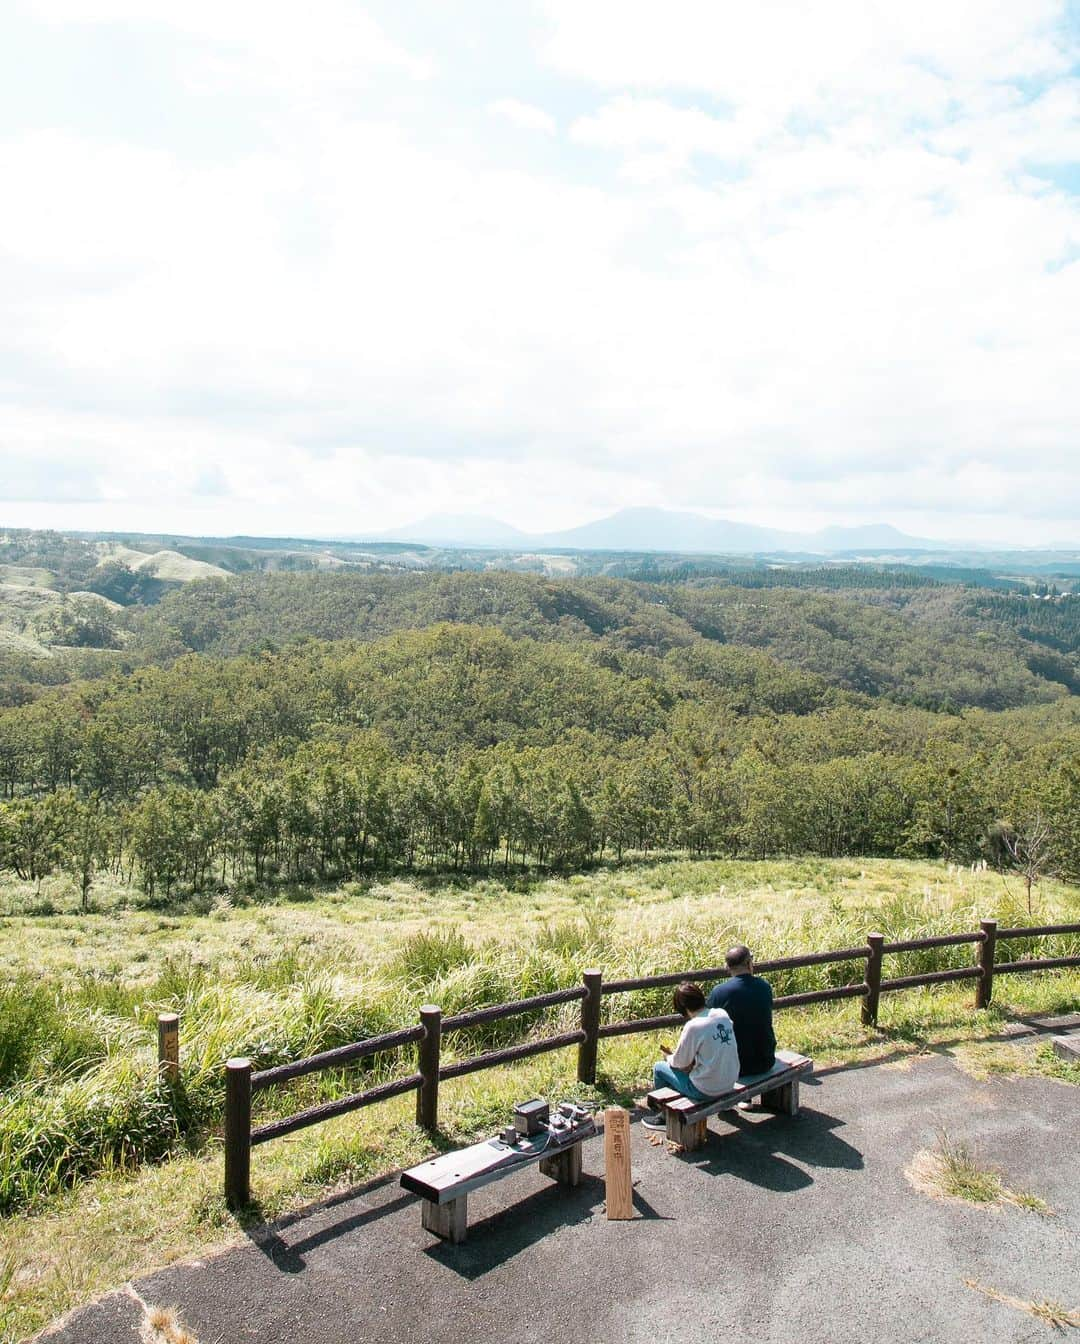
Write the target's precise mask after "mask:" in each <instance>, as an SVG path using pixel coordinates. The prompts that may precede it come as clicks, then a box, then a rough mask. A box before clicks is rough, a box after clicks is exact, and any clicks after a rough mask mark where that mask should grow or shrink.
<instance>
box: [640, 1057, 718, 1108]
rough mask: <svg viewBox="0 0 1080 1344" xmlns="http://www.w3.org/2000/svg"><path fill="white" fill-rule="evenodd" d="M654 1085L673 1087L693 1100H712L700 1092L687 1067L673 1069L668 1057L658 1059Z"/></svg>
mask: <svg viewBox="0 0 1080 1344" xmlns="http://www.w3.org/2000/svg"><path fill="white" fill-rule="evenodd" d="M652 1076H653V1087H673V1088H674V1089H675V1091H676V1092H681V1093H682V1094H683V1096H684V1097H689V1098H690V1100H691V1101H712V1097H707V1096H706V1095H705V1093H704V1092H699V1091H698V1089H697V1088H696V1087H695V1086H694V1084H693V1083H692V1082H691V1081H690V1075H689V1074H688V1073H687V1072H686V1070H685V1069H673V1068H672V1067H671V1065H670V1064H669V1063H668V1062H667V1060H666V1059H661V1060H658V1061H657V1062H656V1063H655V1064H654V1065H653V1069H652Z"/></svg>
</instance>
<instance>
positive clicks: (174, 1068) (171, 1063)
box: [157, 1013, 180, 1084]
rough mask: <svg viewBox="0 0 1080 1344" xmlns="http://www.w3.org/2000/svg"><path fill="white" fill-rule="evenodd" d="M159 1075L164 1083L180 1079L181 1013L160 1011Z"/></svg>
mask: <svg viewBox="0 0 1080 1344" xmlns="http://www.w3.org/2000/svg"><path fill="white" fill-rule="evenodd" d="M157 1058H158V1077H159V1078H160V1079H161V1081H162V1082H163V1083H172V1084H176V1083H177V1082H179V1080H180V1014H179V1013H158V1020H157Z"/></svg>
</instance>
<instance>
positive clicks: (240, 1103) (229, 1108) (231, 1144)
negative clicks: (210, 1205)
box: [225, 1055, 251, 1209]
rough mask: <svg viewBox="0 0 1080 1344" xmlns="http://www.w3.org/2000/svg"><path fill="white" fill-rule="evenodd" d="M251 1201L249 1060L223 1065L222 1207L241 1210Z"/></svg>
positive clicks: (237, 1058)
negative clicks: (223, 1186) (223, 1146)
mask: <svg viewBox="0 0 1080 1344" xmlns="http://www.w3.org/2000/svg"><path fill="white" fill-rule="evenodd" d="M250 1200H251V1060H250V1059H245V1058H244V1057H243V1056H242V1055H241V1056H237V1057H235V1058H233V1059H227V1060H226V1061H225V1203H226V1204H227V1205H228V1206H229V1208H230V1209H242V1208H243V1207H244V1205H245V1204H248V1203H249V1202H250Z"/></svg>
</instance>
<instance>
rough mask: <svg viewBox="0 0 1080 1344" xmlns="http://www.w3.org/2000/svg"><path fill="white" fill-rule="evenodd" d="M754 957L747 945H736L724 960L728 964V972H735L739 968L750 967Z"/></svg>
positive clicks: (729, 949)
mask: <svg viewBox="0 0 1080 1344" xmlns="http://www.w3.org/2000/svg"><path fill="white" fill-rule="evenodd" d="M752 955H753V954H752V953H751V951H750V949H749V948H748V947H747V946H746V944H745V943H736V944H735V946H734V947H729V948H728V950H727V956H726V957H725V958H724V960H725V961H726V962H727V968H728V970H729V971H734V970H735V969H736V968H737V967H739V966H748V965H749V964H750V959H751V956H752Z"/></svg>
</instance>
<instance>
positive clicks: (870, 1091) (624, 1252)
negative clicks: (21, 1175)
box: [49, 1044, 1080, 1344]
mask: <svg viewBox="0 0 1080 1344" xmlns="http://www.w3.org/2000/svg"><path fill="white" fill-rule="evenodd" d="M1015 1048H1017V1049H1023V1048H1030V1045H1028V1046H1024V1045H1022V1044H1018V1045H1017V1046H1016V1047H1015ZM710 1124H711V1134H710V1139H709V1142H708V1144H707V1145H706V1147H705V1148H704V1149H703V1150H701V1151H699V1152H697V1153H693V1154H685V1155H682V1156H678V1155H672V1154H670V1153H668V1152H667V1151H666V1148H665V1147H653V1146H651V1145H650V1144H649V1142H648V1139H649V1135H648V1133H647V1131H645V1130H643V1129H642V1128H641V1127H640V1125H635V1126H634V1130H633V1143H632V1151H633V1160H634V1178H635V1182H636V1186H635V1202H636V1206H637V1209H638V1215H639V1216H638V1218H637V1219H636V1220H635V1221H634V1222H632V1223H617V1222H612V1223H609V1222H607V1221H606V1219H605V1218H604V1215H603V1197H604V1191H603V1184H602V1182H601V1181H600V1180H599V1179H598V1174H599V1173H600V1172H601V1171H602V1160H603V1157H602V1146H601V1142H600V1141H599V1140H594V1141H591V1142H590V1143H588V1144H587V1145H586V1147H585V1171H586V1173H587V1177H586V1180H585V1182H584V1184H583V1185H582V1187H581V1188H580V1189H579V1190H576V1191H564V1190H562V1189H560V1188H559V1187H556V1186H553V1185H552V1184H551V1183H550V1182H548V1181H547V1180H546V1179H545V1178H543V1177H541V1176H540V1175H539V1173H538V1172H537V1171H536V1169H535V1168H532V1169H530V1170H529V1171H526V1172H522V1173H520V1174H518V1175H515V1176H514V1177H511V1178H508V1179H506V1180H504V1181H501V1182H499V1183H497V1184H495V1185H492V1186H488V1187H487V1188H486V1189H484V1190H481V1191H478V1192H476V1193H475V1194H473V1195H471V1196H470V1201H469V1202H470V1224H471V1231H470V1236H469V1240H468V1242H467V1243H466V1244H465V1245H464V1246H460V1247H449V1246H444V1245H443V1244H441V1243H438V1242H436V1241H435V1240H434V1239H433V1238H432V1237H430V1236H429V1235H428V1234H427V1233H425V1232H423V1231H422V1230H421V1227H420V1212H419V1209H418V1208H417V1205H416V1201H415V1199H414V1198H413V1197H412V1196H410V1195H406V1194H405V1193H404V1192H403V1191H402V1190H401V1189H400V1187H398V1185H397V1184H396V1182H393V1181H390V1182H384V1183H381V1184H380V1185H377V1186H375V1187H373V1188H370V1189H368V1190H366V1191H364V1192H363V1193H354V1194H352V1195H350V1196H348V1197H345V1198H340V1199H338V1200H336V1201H333V1202H331V1203H328V1204H325V1205H321V1206H319V1207H318V1208H316V1209H313V1210H311V1211H309V1212H308V1213H307V1214H305V1215H303V1216H300V1217H296V1218H293V1219H291V1220H288V1221H287V1222H285V1223H282V1224H278V1225H277V1226H275V1227H273V1228H269V1229H263V1230H262V1231H261V1232H259V1233H257V1234H255V1235H254V1236H253V1238H252V1241H251V1243H250V1244H248V1245H244V1246H241V1247H238V1248H235V1249H232V1250H229V1251H226V1252H224V1253H223V1254H221V1255H219V1256H217V1257H215V1258H212V1259H208V1260H206V1261H205V1262H200V1263H197V1264H192V1265H182V1266H173V1267H172V1268H169V1269H166V1270H162V1271H160V1272H159V1273H156V1274H153V1275H150V1276H149V1277H147V1278H145V1279H142V1280H140V1281H139V1282H138V1283H137V1284H136V1285H135V1287H136V1289H137V1291H138V1293H139V1294H140V1295H141V1296H142V1298H143V1299H144V1300H145V1301H147V1302H149V1303H154V1304H158V1305H176V1306H178V1307H179V1308H180V1311H181V1314H182V1316H183V1318H184V1320H185V1321H186V1323H187V1324H188V1326H189V1327H190V1328H191V1329H192V1330H193V1331H194V1332H195V1333H196V1334H197V1335H198V1338H199V1341H200V1344H244V1342H245V1341H252V1342H254V1341H258V1344H367V1341H371V1344H375V1341H378V1344H428V1342H429V1341H430V1342H431V1344H435V1342H436V1341H438V1344H505V1342H506V1341H533V1340H535V1341H547V1340H551V1341H558V1342H559V1344H563V1342H567V1344H568V1342H569V1341H575V1340H582V1339H586V1338H588V1339H591V1340H598V1341H614V1340H618V1341H626V1342H627V1344H639V1341H640V1344H654V1341H656V1340H658V1339H659V1340H663V1339H667V1338H674V1339H677V1340H679V1341H682V1342H685V1344H698V1342H699V1341H701V1344H705V1341H708V1344H716V1341H718V1340H720V1339H722V1338H724V1337H728V1336H731V1335H734V1336H736V1337H742V1338H746V1339H753V1340H754V1341H758V1342H760V1344H788V1342H789V1341H790V1340H792V1339H799V1340H800V1341H802V1342H804V1344H826V1342H828V1344H849V1342H850V1344H866V1341H868V1340H874V1339H877V1340H904V1341H920V1340H925V1341H933V1342H934V1344H948V1342H950V1341H956V1342H957V1344H960V1342H961V1341H963V1344H967V1342H968V1341H970V1340H972V1339H981V1338H985V1339H991V1338H992V1339H993V1340H994V1341H995V1344H1012V1342H1013V1341H1016V1342H1017V1344H1019V1342H1020V1341H1029V1340H1030V1341H1035V1340H1040V1341H1046V1340H1048V1339H1050V1338H1052V1337H1053V1332H1051V1331H1050V1330H1048V1328H1047V1327H1046V1326H1045V1325H1044V1324H1042V1323H1041V1322H1039V1321H1037V1320H1036V1319H1035V1318H1034V1317H1032V1316H1031V1315H1029V1314H1027V1313H1025V1312H1023V1311H1021V1310H1018V1309H1017V1308H1015V1307H1012V1306H1008V1305H1005V1304H1003V1303H1001V1302H998V1301H994V1300H992V1299H991V1298H989V1297H987V1296H985V1295H984V1294H982V1293H980V1292H977V1291H974V1290H973V1289H971V1288H970V1287H967V1286H965V1284H964V1279H965V1278H977V1279H978V1280H979V1281H980V1282H981V1283H983V1284H985V1285H986V1286H987V1287H990V1288H993V1289H996V1290H998V1291H1000V1292H1003V1293H1007V1294H1010V1295H1012V1296H1013V1297H1016V1298H1020V1299H1036V1300H1038V1299H1051V1300H1056V1301H1058V1302H1061V1303H1063V1304H1064V1305H1065V1306H1067V1307H1070V1308H1072V1309H1076V1308H1078V1307H1080V1301H1078V1300H1077V1298H1078V1297H1080V1293H1078V1285H1080V1161H1078V1143H1077V1136H1078V1134H1080V1089H1077V1088H1074V1087H1070V1086H1068V1085H1067V1084H1062V1083H1055V1082H1052V1081H1049V1080H1047V1079H1042V1078H1003V1079H996V1080H994V1081H991V1082H989V1083H978V1082H975V1081H973V1080H972V1079H970V1078H969V1077H967V1076H966V1075H964V1074H963V1073H961V1072H960V1071H959V1070H957V1069H956V1067H955V1066H954V1065H953V1063H952V1062H951V1061H950V1060H949V1059H948V1058H947V1057H943V1056H940V1055H931V1056H927V1057H925V1058H922V1059H919V1060H917V1061H915V1062H909V1063H906V1064H904V1065H900V1066H897V1065H877V1066H874V1067H866V1068H858V1069H848V1070H844V1071H839V1072H832V1073H826V1074H824V1075H822V1076H819V1077H818V1078H817V1079H815V1080H814V1081H813V1083H812V1084H810V1085H808V1084H806V1083H804V1084H803V1113H802V1115H801V1116H799V1117H798V1118H797V1119H791V1118H789V1117H786V1116H773V1115H764V1114H754V1113H744V1112H738V1113H735V1114H734V1115H733V1116H732V1118H731V1119H730V1120H725V1119H723V1118H721V1119H719V1120H714V1121H712V1122H710ZM941 1128H943V1129H945V1130H947V1131H948V1133H949V1134H950V1135H951V1136H953V1137H955V1138H966V1139H969V1140H971V1141H973V1142H974V1143H976V1144H977V1146H978V1150H979V1154H980V1157H981V1158H982V1159H983V1160H985V1161H986V1162H990V1163H997V1164H1000V1166H1001V1167H1002V1168H1003V1169H1004V1171H1005V1173H1006V1176H1007V1179H1008V1180H1009V1181H1010V1182H1011V1183H1012V1184H1013V1185H1014V1186H1016V1187H1018V1188H1022V1189H1027V1190H1031V1191H1032V1192H1034V1193H1036V1194H1038V1195H1040V1196H1042V1198H1043V1199H1045V1200H1046V1201H1047V1202H1048V1203H1049V1204H1050V1205H1051V1206H1052V1208H1053V1209H1054V1210H1055V1211H1056V1213H1055V1216H1054V1217H1052V1218H1045V1217H1039V1216H1038V1215H1035V1214H1032V1213H1026V1212H1023V1211H1022V1210H1019V1209H1016V1208H1004V1209H999V1210H993V1211H987V1210H983V1209H978V1208H971V1207H968V1206H962V1205H953V1204H944V1203H940V1202H936V1201H932V1200H930V1199H928V1198H927V1197H926V1196H924V1195H921V1194H919V1193H917V1192H916V1191H914V1190H913V1189H912V1188H911V1187H910V1185H909V1184H908V1182H907V1181H906V1180H905V1178H904V1175H903V1169H904V1167H905V1165H906V1164H907V1162H908V1160H909V1159H910V1158H911V1156H912V1154H913V1153H914V1152H915V1151H916V1150H917V1149H919V1148H923V1147H927V1146H931V1145H932V1144H933V1142H934V1140H935V1135H936V1131H937V1130H938V1129H941ZM255 1179H256V1182H257V1180H258V1164H257V1162H256V1169H255ZM139 1319H140V1308H139V1307H138V1304H137V1302H136V1301H135V1299H134V1298H133V1297H132V1296H130V1295H125V1294H114V1295H112V1296H110V1297H108V1298H106V1299H104V1300H103V1301H101V1302H99V1303H97V1304H96V1305H94V1306H92V1307H88V1308H86V1309H84V1310H83V1311H81V1312H79V1313H78V1314H77V1315H75V1316H74V1317H72V1318H70V1319H69V1321H68V1322H67V1324H66V1326H65V1327H64V1328H62V1329H61V1330H59V1331H58V1332H57V1333H55V1334H54V1335H51V1336H49V1341H50V1344H136V1340H137V1339H138V1334H137V1324H138V1321H139Z"/></svg>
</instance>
